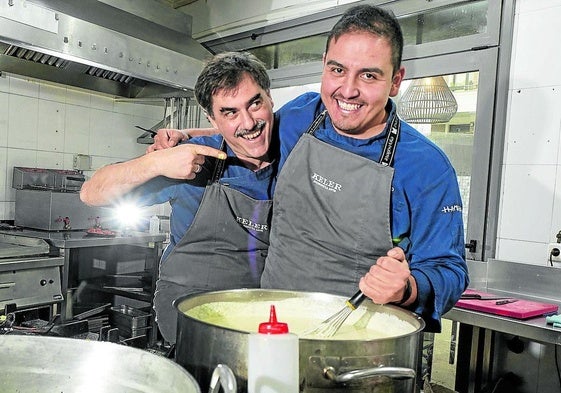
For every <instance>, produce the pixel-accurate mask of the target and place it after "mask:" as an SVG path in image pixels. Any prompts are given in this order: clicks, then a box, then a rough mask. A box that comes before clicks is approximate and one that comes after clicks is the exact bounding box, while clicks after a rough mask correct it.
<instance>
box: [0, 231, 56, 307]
mask: <svg viewBox="0 0 561 393" xmlns="http://www.w3.org/2000/svg"><path fill="white" fill-rule="evenodd" d="M49 250H50V249H49V245H48V244H47V243H46V242H45V241H44V240H42V239H32V238H26V237H21V236H11V235H5V234H0V313H1V312H2V311H3V310H4V309H5V307H8V308H10V309H11V310H17V309H23V308H29V307H34V306H42V305H52V304H55V303H58V302H61V301H62V299H63V298H62V292H61V282H60V277H61V269H62V266H63V264H64V258H62V257H51V256H49Z"/></svg>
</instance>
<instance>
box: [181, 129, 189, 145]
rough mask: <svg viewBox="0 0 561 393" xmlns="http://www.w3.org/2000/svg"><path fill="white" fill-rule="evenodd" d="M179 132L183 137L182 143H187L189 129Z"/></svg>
mask: <svg viewBox="0 0 561 393" xmlns="http://www.w3.org/2000/svg"><path fill="white" fill-rule="evenodd" d="M180 132H181V134H182V135H183V138H182V139H181V141H182V142H184V141H188V140H189V139H191V135H189V129H188V128H186V129H184V130H180Z"/></svg>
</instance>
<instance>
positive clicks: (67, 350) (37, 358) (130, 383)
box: [0, 335, 208, 393]
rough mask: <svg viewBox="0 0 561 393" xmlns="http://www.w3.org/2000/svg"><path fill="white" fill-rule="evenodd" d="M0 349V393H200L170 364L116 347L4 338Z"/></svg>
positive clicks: (181, 370)
mask: <svg viewBox="0 0 561 393" xmlns="http://www.w3.org/2000/svg"><path fill="white" fill-rule="evenodd" d="M0 348H1V356H0V392H18V393H42V392H64V393H87V392H92V393H93V392H95V393H159V392H161V393H164V392H165V393H172V392H175V393H201V390H200V389H199V386H198V384H197V382H196V381H195V380H194V379H193V377H192V376H191V375H190V374H189V373H188V372H187V371H186V370H185V369H184V368H182V367H180V366H179V365H177V364H175V363H174V362H173V361H171V360H169V359H166V358H164V357H162V356H158V355H155V354H152V353H150V352H147V351H143V350H140V349H137V348H131V347H126V346H124V345H120V344H114V343H109V342H98V341H87V340H79V339H72V338H59V337H41V336H23V335H2V336H0ZM207 386H208V385H207Z"/></svg>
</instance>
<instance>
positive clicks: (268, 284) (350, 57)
mask: <svg viewBox="0 0 561 393" xmlns="http://www.w3.org/2000/svg"><path fill="white" fill-rule="evenodd" d="M402 53H403V34H402V31H401V28H400V26H399V23H398V21H397V20H396V19H395V17H394V16H393V15H391V14H390V13H388V12H386V11H384V10H383V9H381V8H378V7H376V6H371V5H359V6H355V7H351V8H349V9H348V10H347V11H346V12H345V13H344V14H343V16H342V17H341V18H340V20H339V21H338V22H337V23H336V24H335V26H334V27H333V29H332V30H331V32H330V34H329V36H328V38H327V45H326V49H325V53H324V56H323V72H322V77H321V92H320V93H319V94H318V93H305V94H303V95H301V96H299V97H297V98H295V99H294V100H292V101H290V102H288V103H287V104H285V105H284V106H283V107H282V108H281V109H280V110H279V111H277V113H276V114H275V127H278V130H279V139H280V158H279V178H278V183H277V185H276V189H275V194H274V208H273V218H272V221H271V237H270V239H271V242H270V243H271V244H270V247H269V253H268V256H267V261H266V264H265V269H264V271H263V276H262V279H261V285H262V287H264V288H282V289H290V290H305V291H319V292H329V293H333V294H338V295H343V296H349V297H350V296H351V295H352V294H353V293H355V291H356V290H357V289H358V288H360V289H361V290H362V292H363V293H364V294H365V295H367V296H368V297H369V298H370V299H372V301H374V302H375V303H378V304H386V303H393V304H398V305H400V306H402V307H405V308H407V309H409V310H412V311H414V312H416V313H417V314H419V315H421V316H422V317H423V319H424V320H425V322H426V325H427V327H426V330H427V331H432V332H434V331H440V317H441V315H442V314H444V313H445V312H446V311H448V310H450V309H451V308H452V307H453V306H454V304H455V303H456V301H457V300H458V299H459V297H460V295H461V294H462V292H463V291H464V290H465V288H466V287H467V285H468V283H469V277H468V272H467V265H466V261H465V249H464V230H463V219H462V201H461V196H460V192H459V187H458V182H457V177H456V173H455V171H454V168H453V167H452V165H451V163H450V161H449V160H448V158H447V157H446V155H445V154H444V153H443V152H442V150H441V149H439V148H438V147H437V146H436V145H435V144H434V143H433V142H431V141H430V140H429V139H428V138H426V137H425V136H423V135H422V134H421V133H419V132H418V131H417V130H415V129H414V128H413V127H411V126H410V125H409V124H407V123H406V122H404V121H402V120H400V119H399V118H398V117H397V114H396V104H395V103H394V102H393V101H392V99H391V97H395V96H396V95H397V94H398V92H399V88H400V85H401V82H402V80H403V78H404V76H405V69H404V67H403V66H402V65H401V57H402ZM181 138H182V134H181V133H179V132H177V131H173V130H162V131H160V132H159V133H158V136H157V138H155V142H156V143H155V145H154V146H152V147H151V149H150V150H156V149H160V148H167V147H169V146H171V145H174V144H175V143H176V142H177V140H179V139H181Z"/></svg>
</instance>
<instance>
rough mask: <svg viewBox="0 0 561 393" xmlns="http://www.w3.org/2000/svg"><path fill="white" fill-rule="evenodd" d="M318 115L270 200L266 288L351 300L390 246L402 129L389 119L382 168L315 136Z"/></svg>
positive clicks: (319, 121)
mask: <svg viewBox="0 0 561 393" xmlns="http://www.w3.org/2000/svg"><path fill="white" fill-rule="evenodd" d="M326 116H327V111H324V112H322V113H321V114H320V115H319V116H318V117H317V118H316V119H315V120H314V122H313V123H312V125H311V126H310V128H309V129H308V131H307V132H306V133H305V134H303V135H302V136H301V137H300V139H299V140H298V142H297V144H296V146H295V147H294V150H292V152H291V153H290V155H289V157H288V159H287V161H286V163H285V165H284V166H283V168H282V170H281V172H280V175H279V179H278V182H277V186H276V189H275V194H274V198H273V200H274V204H273V219H272V224H271V237H270V241H271V245H270V246H269V253H268V256H267V263H266V264H265V269H264V271H263V276H262V278H261V286H262V287H263V288H279V289H290V290H301V291H317V292H327V293H331V294H337V295H343V296H350V295H352V294H353V293H355V292H356V291H357V290H358V283H359V280H360V278H361V277H362V276H363V275H364V274H365V273H366V272H367V271H368V270H369V269H370V266H372V265H373V264H374V263H375V262H376V259H377V258H378V257H380V256H382V255H386V253H387V251H388V250H389V249H390V248H392V247H393V245H392V239H391V230H390V209H391V201H390V198H391V187H392V179H393V172H394V170H393V168H392V164H393V158H394V154H395V148H396V145H397V141H398V138H399V132H400V123H399V119H398V117H397V116H396V115H395V113H394V114H393V115H392V118H391V119H390V124H391V127H390V130H389V132H388V136H387V137H386V142H385V145H384V149H383V152H382V155H381V158H380V162H379V163H378V162H375V161H372V160H370V159H367V158H364V157H361V156H359V155H356V154H354V153H351V152H348V151H345V150H343V149H340V148H338V147H335V146H332V145H330V144H328V143H325V142H323V141H321V140H319V139H317V138H316V137H315V136H314V133H315V131H316V130H317V129H318V128H319V126H320V124H322V123H323V122H324V121H325V117H326Z"/></svg>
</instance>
